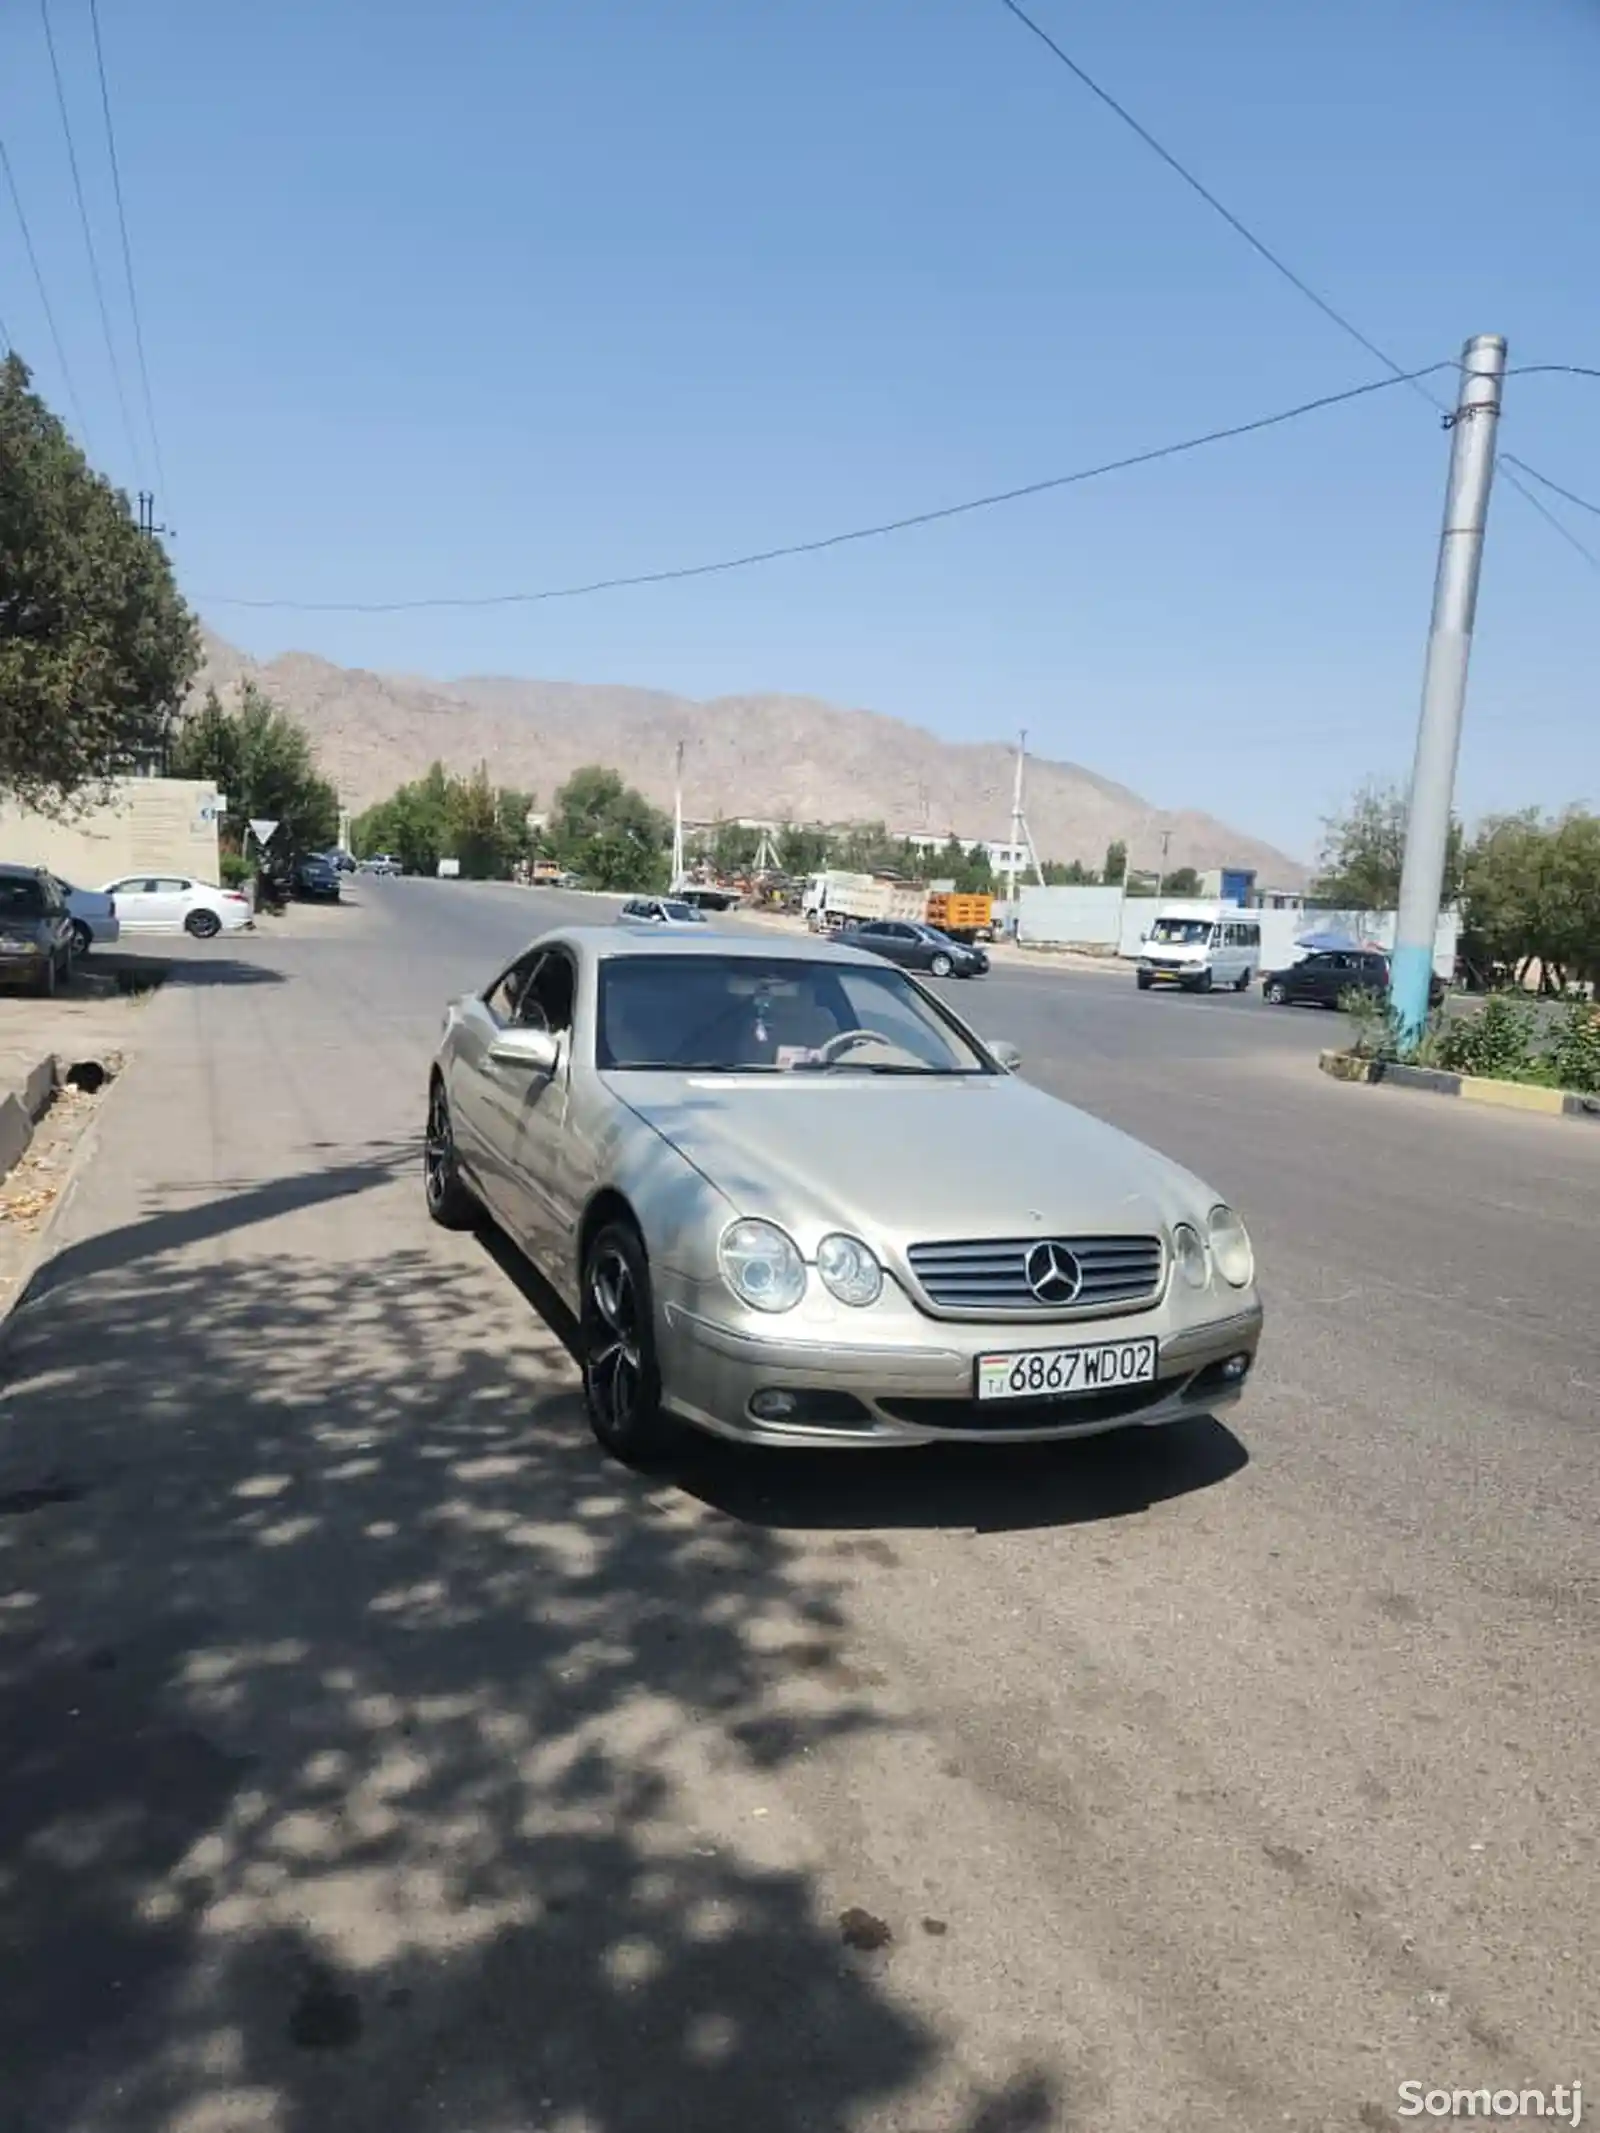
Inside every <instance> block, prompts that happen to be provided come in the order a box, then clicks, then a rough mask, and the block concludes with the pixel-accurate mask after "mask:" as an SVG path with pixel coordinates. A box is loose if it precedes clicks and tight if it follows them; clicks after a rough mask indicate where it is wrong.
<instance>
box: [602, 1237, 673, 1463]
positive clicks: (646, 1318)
mask: <svg viewBox="0 0 1600 2133" xmlns="http://www.w3.org/2000/svg"><path fill="white" fill-rule="evenodd" d="M578 1324H579V1333H580V1340H581V1352H582V1358H583V1404H584V1410H585V1412H586V1413H587V1415H588V1417H589V1427H590V1428H591V1429H592V1430H593V1431H594V1434H595V1437H596V1439H597V1440H598V1442H599V1443H600V1445H601V1447H602V1449H603V1450H605V1451H607V1452H609V1453H610V1454H611V1456H612V1458H613V1459H619V1460H621V1462H622V1464H623V1465H624V1466H634V1467H648V1466H653V1465H655V1464H656V1463H657V1462H659V1461H660V1460H661V1459H662V1458H663V1457H664V1456H665V1455H666V1453H667V1452H668V1451H670V1450H671V1448H672V1445H673V1443H674V1441H675V1440H676V1438H677V1435H678V1431H677V1428H676V1426H675V1425H674V1423H673V1422H672V1420H671V1418H670V1417H669V1416H668V1415H667V1414H666V1413H665V1412H664V1411H663V1409H662V1405H661V1370H660V1365H659V1363H658V1362H657V1359H656V1334H655V1309H654V1305H653V1304H652V1302H651V1297H650V1268H649V1264H648V1262H647V1261H646V1258H645V1252H644V1245H643V1242H642V1241H641V1239H640V1236H639V1232H638V1231H637V1230H636V1229H635V1228H634V1227H633V1225H632V1223H630V1222H607V1223H606V1224H605V1225H604V1226H603V1228H601V1229H600V1230H599V1231H598V1232H597V1233H596V1235H595V1236H594V1238H593V1239H592V1240H591V1242H590V1245H589V1248H588V1250H587V1251H586V1252H585V1253H584V1255H583V1297H582V1304H581V1308H580V1311H579V1319H578Z"/></svg>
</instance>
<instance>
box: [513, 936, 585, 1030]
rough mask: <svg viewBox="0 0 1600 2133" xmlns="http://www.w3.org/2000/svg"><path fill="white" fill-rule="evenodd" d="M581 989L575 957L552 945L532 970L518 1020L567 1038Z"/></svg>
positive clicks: (524, 990)
mask: <svg viewBox="0 0 1600 2133" xmlns="http://www.w3.org/2000/svg"><path fill="white" fill-rule="evenodd" d="M577 990H578V973H577V970H576V969H575V967H574V965H573V962H572V958H571V957H570V956H569V955H567V954H565V953H564V952H563V951H562V950H561V949H559V948H552V949H550V950H549V951H548V952H547V953H546V954H545V955H543V956H541V957H540V958H539V960H538V962H536V963H535V964H534V966H533V969H532V970H531V971H530V972H529V975H528V982H527V984H526V985H525V986H524V988H523V992H522V1001H521V1006H520V1010H519V1012H518V1015H517V1020H518V1021H519V1022H523V1023H526V1024H528V1025H530V1026H531V1027H533V1028H535V1029H546V1030H548V1031H549V1032H550V1034H551V1036H552V1037H563V1036H565V1035H566V1034H567V1032H568V1031H569V1030H570V1029H571V1028H572V1010H573V1006H574V1004H575V1001H576V997H577Z"/></svg>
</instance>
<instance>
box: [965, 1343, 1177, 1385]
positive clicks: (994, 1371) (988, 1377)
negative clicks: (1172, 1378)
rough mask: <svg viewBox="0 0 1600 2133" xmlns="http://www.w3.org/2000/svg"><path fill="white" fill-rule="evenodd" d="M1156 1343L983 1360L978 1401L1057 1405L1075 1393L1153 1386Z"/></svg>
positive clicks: (1033, 1351) (1018, 1352) (1024, 1352)
mask: <svg viewBox="0 0 1600 2133" xmlns="http://www.w3.org/2000/svg"><path fill="white" fill-rule="evenodd" d="M1155 1376H1156V1344H1155V1342H1154V1341H1153V1340H1141V1341H1103V1342H1101V1343H1100V1344H1099V1345H1098V1346H1097V1347H1092V1348H1019V1349H1013V1350H1011V1351H1010V1352H1009V1353H1007V1354H1004V1355H980V1356H979V1358H978V1364H977V1379H978V1398H979V1399H980V1400H1059V1399H1065V1398H1070V1397H1071V1395H1072V1394H1074V1393H1082V1392H1112V1391H1115V1390H1116V1389H1117V1388H1118V1387H1120V1386H1123V1385H1153V1384H1154V1383H1155Z"/></svg>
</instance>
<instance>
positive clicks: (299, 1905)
mask: <svg viewBox="0 0 1600 2133" xmlns="http://www.w3.org/2000/svg"><path fill="white" fill-rule="evenodd" d="M359 1167H360V1166H351V1168H352V1169H358V1168H359ZM289 1182H290V1184H293V1181H289ZM296 1190H297V1191H299V1193H300V1197H299V1200H298V1202H296V1201H295V1200H294V1197H293V1195H292V1194H287V1193H286V1192H284V1191H280V1192H279V1193H278V1195H277V1197H276V1199H275V1200H274V1201H273V1203H272V1210H271V1211H272V1217H273V1219H277V1218H278V1217H280V1216H284V1215H285V1214H287V1215H288V1219H289V1221H292V1222H294V1223H296V1224H298V1225H299V1227H298V1228H297V1230H296V1231H295V1232H294V1233H293V1234H294V1235H295V1236H297V1237H300V1238H303V1239H306V1240H310V1239H313V1238H317V1237H318V1236H319V1232H318V1229H317V1227H316V1225H318V1224H326V1223H327V1222H328V1221H329V1220H330V1219H332V1217H331V1216H330V1214H329V1211H328V1209H327V1208H326V1207H325V1206H308V1205H307V1195H306V1193H305V1192H304V1190H303V1189H302V1188H299V1187H297V1188H296ZM219 1206H220V1207H222V1208H226V1207H233V1208H234V1209H235V1211H236V1212H245V1213H247V1212H248V1211H247V1210H241V1209H240V1206H239V1200H238V1197H237V1196H236V1197H235V1198H234V1199H233V1200H230V1201H225V1202H222V1203H219ZM296 1206H297V1207H298V1212H295V1211H294V1209H295V1208H296ZM363 1210H364V1213H365V1214H366V1215H368V1216H370V1218H371V1221H372V1224H373V1225H374V1235H373V1241H372V1244H371V1247H370V1250H369V1251H368V1252H367V1253H366V1255H365V1256H362V1255H361V1254H360V1253H358V1252H355V1251H353V1250H340V1249H335V1248H333V1246H332V1245H330V1244H329V1243H328V1242H327V1241H325V1240H326V1238H327V1237H328V1236H329V1235H331V1234H332V1233H329V1232H326V1231H324V1232H322V1233H321V1236H322V1238H323V1240H324V1241H320V1242H319V1243H318V1244H317V1245H316V1246H315V1248H314V1247H313V1246H312V1244H311V1243H310V1242H309V1241H308V1242H306V1243H304V1244H302V1245H300V1246H298V1247H295V1246H292V1245H290V1244H288V1243H283V1242H279V1241H278V1235H279V1233H273V1232H269V1233H263V1232H262V1231H261V1230H260V1229H256V1228H249V1227H246V1228H245V1229H244V1230H243V1231H242V1232H239V1233H237V1234H235V1235H233V1236H232V1237H231V1238H230V1239H229V1240H228V1256H227V1257H226V1258H225V1259H223V1260H222V1261H221V1263H218V1255H219V1254H220V1252H221V1249H222V1244H221V1240H222V1238H223V1236H224V1234H225V1233H226V1231H227V1229H228V1224H227V1223H226V1222H225V1221H224V1220H223V1219H222V1217H221V1215H220V1213H209V1222H208V1221H207V1217H208V1212H209V1211H208V1210H206V1209H200V1210H198V1211H196V1216H195V1221H196V1222H198V1224H199V1227H198V1228H197V1227H196V1226H195V1223H193V1222H192V1223H191V1224H190V1226H189V1227H188V1228H186V1229H183V1230H182V1231H181V1232H180V1231H177V1230H174V1229H173V1228H171V1227H170V1226H168V1227H163V1226H162V1225H163V1224H168V1225H170V1224H171V1223H173V1222H182V1221H183V1220H184V1219H185V1218H184V1216H182V1215H179V1216H175V1217H167V1216H158V1217H156V1218H154V1220H153V1223H149V1224H141V1225H131V1226H130V1228H129V1230H127V1231H124V1232H121V1233H119V1234H120V1236H121V1240H122V1248H121V1256H120V1257H119V1256H118V1255H117V1254H116V1253H115V1252H110V1251H107V1250H105V1249H100V1250H96V1249H95V1248H93V1247H79V1248H77V1250H76V1256H74V1255H73V1254H69V1255H67V1256H68V1257H69V1259H72V1261H73V1263H72V1265H71V1266H70V1267H69V1269H68V1272H67V1275H66V1276H65V1277H63V1279H62V1281H61V1282H59V1283H58V1284H57V1285H56V1287H55V1288H54V1290H53V1291H47V1294H48V1303H47V1304H46V1305H45V1306H44V1307H43V1308H39V1307H35V1308H31V1309H29V1310H27V1311H25V1312H24V1313H23V1314H22V1315H21V1317H20V1318H19V1319H18V1320H16V1321H14V1323H13V1327H12V1332H11V1337H10V1341H9V1343H8V1347H7V1351H6V1354H5V1357H4V1363H5V1389H4V1393H3V1397H0V1862H3V1866H0V1967H3V1969H4V1972H5V1975H6V1978H7V1981H8V1982H7V1989H6V1991H5V1993H4V1995H0V2066H3V2067H4V2069H5V2076H4V2079H5V2087H4V2090H3V2091H0V2127H3V2128H4V2133H88V2129H90V2128H93V2133H175V2129H177V2128H180V2127H181V2128H182V2129H183V2133H327V2129H329V2128H333V2127H338V2128H340V2129H341V2133H343V2129H349V2133H423V2129H424V2128H426V2129H428V2133H438V2129H441V2128H444V2129H448V2133H469V2129H470V2133H532V2129H535V2128H539V2129H550V2133H724V2129H726V2133H802V2129H804V2133H831V2129H835V2128H839V2129H843V2128H846V2127H852V2128H855V2127H860V2128H865V2127H873V2128H880V2127H881V2128H889V2127H896V2128H905V2129H907V2133H910V2129H912V2128H921V2127H925V2126H928V2125H931V2124H934V2123H937V2124H938V2125H939V2126H940V2128H941V2133H1035V2129H1039V2133H1042V2129H1045V2128H1047V2127H1056V2126H1060V2125H1063V2124H1066V2123H1068V2122H1069V2120H1068V2119H1067V2118H1066V2117H1065V2116H1064V2115H1063V2100H1062V2099H1061V2098H1059V2097H1058V2096H1056V2095H1055V2094H1054V2092H1053V2090H1052V2087H1051V2085H1050V2083H1049V2081H1048V2080H1047V2079H1045V2078H1044V2077H1042V2076H1040V2075H1039V2074H1037V2073H1036V2072H1033V2071H1031V2070H1030V2069H1028V2068H1026V2067H1022V2068H1018V2069H1017V2070H1016V2072H1015V2073H1014V2074H1013V2075H1012V2076H1011V2077H1010V2078H1002V2079H1001V2080H1000V2081H999V2082H998V2084H996V2085H992V2086H989V2087H984V2086H983V2085H982V2084H980V2083H978V2082H977V2081H975V2080H968V2079H967V2078H966V2077H965V2076H964V2075H963V2074H962V2073H961V2071H960V2068H959V2065H958V2064H957V2063H956V2062H955V2061H954V2059H953V2057H952V2055H953V2053H954V2052H955V2051H956V2042H955V2040H953V2039H951V2038H949V2037H944V2036H941V2035H939V2034H937V2033H936V2032H935V2031H934V2030H933V2029H932V2028H931V2027H930V2026H929V2023H928V2021H927V2020H926V2019H925V2018H924V2017H922V2016H920V2015H917V2014H914V2013H912V2012H911V2011H910V2010H909V2008H908V2007H907V2006H906V2005H905V2004H903V2003H902V2001H901V1999H900V1998H899V1996H897V1994H896V1992H895V1990H894V1965H895V1961H896V1960H897V1951H896V1950H888V1951H880V1952H879V1953H876V1954H863V1953H857V1952H855V1951H853V1950H852V1949H851V1948H849V1947H846V1946H845V1945H844V1942H843V1940H842V1938H841V1933H840V1926H839V1916H838V1914H839V1912H840V1910H841V1909H842V1908H843V1907H844V1906H846V1905H848V1904H849V1903H850V1902H851V1901H852V1900H853V1897H852V1894H851V1892H849V1891H843V1890H837V1889H835V1890H830V1891H829V1892H828V1894H827V1896H826V1898H824V1894H823V1891H822V1889H821V1887H820V1886H819V1884H818V1882H817V1880H816V1878H815V1875H814V1873H813V1870H812V1862H811V1861H810V1860H808V1858H807V1856H806V1843H807V1839H806V1838H805V1836H804V1834H803V1831H796V1830H795V1829H793V1828H792V1827H791V1826H790V1823H789V1821H788V1819H787V1817H786V1814H785V1811H784V1795H783V1794H782V1792H781V1791H780V1790H779V1788H778V1787H777V1786H776V1785H775V1783H774V1778H775V1776H776V1774H777V1773H778V1771H779V1770H780V1769H781V1768H782V1767H783V1766H785V1765H787V1764H788V1763H790V1762H792V1761H793V1760H794V1759H795V1758H798V1757H800V1756H802V1755H805V1754H807V1753H813V1752H817V1753H821V1752H825V1751H826V1748H827V1744H828V1743H829V1742H830V1741H833V1740H836V1739H840V1738H842V1737H848V1736H851V1735H854V1734H858V1733H860V1732H863V1731H865V1730H867V1729H872V1728H878V1727H883V1726H886V1725H889V1724H892V1723H895V1722H896V1721H895V1720H894V1719H892V1718H891V1717H890V1716H888V1715H887V1714H886V1713H885V1711H884V1710H883V1708H882V1707H881V1705H879V1704H876V1703H874V1701H873V1700H872V1698H871V1695H870V1692H868V1691H866V1690H864V1689H862V1688H861V1687H860V1686H859V1685H858V1686H854V1687H852V1686H849V1685H847V1684H848V1682H849V1676H848V1673H847V1670H845V1669H843V1668H839V1669H837V1670H830V1669H828V1668H826V1667H820V1668H819V1667H818V1666H817V1665H816V1664H815V1655H816V1653H817V1651H818V1650H819V1648H820V1649H823V1650H824V1651H825V1652H826V1651H836V1650H837V1649H838V1648H839V1646H840V1645H841V1643H842V1641H843V1636H844V1629H845V1624H844V1616H843V1607H842V1597H841V1594H840V1592H839V1591H838V1589H837V1588H836V1587H835V1586H834V1585H833V1584H831V1583H830V1582H829V1580H828V1576H827V1574H826V1573H825V1572H823V1571H820V1570H818V1569H817V1568H816V1567H815V1566H814V1565H811V1564H807V1565H805V1566H804V1567H802V1565H801V1563H800V1561H799V1558H798V1555H797V1553H796V1552H795V1549H794V1544H793V1543H791V1542H789V1541H787V1540H785V1539H784V1538H783V1537H782V1536H781V1535H779V1534H777V1533H775V1532H774V1531H772V1530H770V1528H768V1527H766V1526H763V1525H760V1524H757V1523H744V1524H740V1523H736V1522H735V1521H733V1520H730V1519H726V1518H719V1517H716V1516H708V1515H707V1513H706V1512H705V1510H704V1509H703V1508H702V1507H699V1506H697V1505H695V1504H693V1503H692V1502H690V1501H688V1500H687V1499H686V1498H685V1497H684V1496H682V1495H681V1494H680V1493H679V1492H678V1491H677V1490H676V1489H674V1488H672V1487H671V1486H657V1485H653V1484H650V1483H647V1482H644V1481H641V1480H640V1479H638V1478H637V1477H634V1476H631V1475H628V1474H626V1473H624V1472H622V1471H621V1470H619V1469H616V1468H612V1467H607V1466H606V1465H605V1464H604V1463H603V1462H602V1461H601V1460H600V1458H599V1456H598V1454H597V1452H596V1451H595V1449H594V1447H593V1445H592V1444H591V1442H590V1441H589V1438H588V1436H587V1432H586V1431H585V1430H584V1429H583V1427H582V1424H581V1420H580V1418H579V1416H578V1414H577V1411H576V1405H575V1401H574V1399H573V1396H572V1393H571V1390H570V1387H571V1369H570V1365H569V1364H568V1362H567V1360H566V1358H565V1356H564V1355H563V1354H562V1352H561V1350H560V1348H559V1346H558V1344H557V1343H556V1342H555V1341H554V1340H553V1339H552V1338H550V1337H549V1336H548V1334H546V1333H545V1332H544V1331H543V1330H542V1329H541V1328H539V1327H538V1326H537V1324H536V1323H535V1322H534V1321H532V1320H531V1319H530V1317H529V1315H528V1313H527V1311H526V1309H525V1307H524V1306H523V1305H522V1303H521V1301H520V1299H519V1298H518V1297H517V1296H516V1294H515V1293H514V1292H513V1291H511V1290H510V1289H508V1288H507V1286H506V1285H505V1284H504V1283H502V1282H499V1281H497V1280H496V1279H495V1278H494V1277H493V1275H492V1274H491V1273H490V1272H489V1270H488V1269H487V1268H486V1267H485V1266H484V1264H483V1261H482V1258H481V1256H480V1255H478V1254H477V1253H476V1252H475V1251H474V1249H473V1247H472V1246H471V1244H470V1241H466V1240H460V1241H459V1249H457V1246H456V1245H454V1244H452V1245H450V1246H447V1247H445V1248H443V1249H441V1250H439V1251H432V1250H430V1251H426V1252H424V1251H418V1250H413V1249H410V1248H409V1247H407V1246H406V1245H405V1244H404V1243H403V1242H402V1243H401V1244H400V1245H399V1246H398V1247H397V1246H396V1245H395V1241H394V1232H393V1230H392V1229H391V1228H389V1227H388V1226H387V1225H386V1223H385V1219H384V1214H383V1206H382V1201H381V1196H380V1200H379V1201H378V1202H374V1203H363ZM344 1219H345V1227H344V1228H343V1229H342V1230H340V1231H339V1232H338V1233H337V1234H338V1238H341V1239H342V1238H346V1237H350V1236H354V1235H356V1234H358V1232H357V1231H355V1230H354V1229H352V1228H351V1227H350V1218H349V1216H348V1215H347V1216H346V1217H345V1218H344ZM141 1233H142V1234H141ZM283 1234H285V1235H287V1234H288V1231H287V1224H286V1225H285V1231H284V1233H283ZM403 1235H404V1232H402V1237H403ZM197 1239H199V1240H200V1241H201V1243H202V1245H203V1251H202V1252H201V1253H200V1254H198V1255H196V1258H197V1259H198V1263H196V1259H195V1258H191V1259H180V1258H179V1257H177V1256H176V1250H177V1246H178V1245H179V1244H180V1243H193V1242H195V1241H196V1240H197ZM135 1254H138V1256H134V1255H135ZM208 1255H209V1256H208ZM6 1506H9V1507H10V1511H11V1515H9V1516H7V1515H3V1512H4V1508H5V1507H6ZM802 1651H803V1653H804V1655H805V1656H804V1659H801V1658H799V1657H797V1656H796V1655H797V1654H798V1653H801V1652H802Z"/></svg>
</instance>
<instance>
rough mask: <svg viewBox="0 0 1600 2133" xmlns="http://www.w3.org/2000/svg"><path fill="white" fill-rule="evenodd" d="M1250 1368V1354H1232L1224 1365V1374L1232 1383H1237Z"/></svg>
mask: <svg viewBox="0 0 1600 2133" xmlns="http://www.w3.org/2000/svg"><path fill="white" fill-rule="evenodd" d="M1249 1368H1250V1358H1249V1356H1247V1355H1230V1356H1229V1358H1228V1360H1227V1361H1226V1362H1225V1363H1224V1364H1223V1366H1222V1376H1223V1377H1224V1378H1225V1379H1226V1380H1227V1381H1228V1383H1229V1384H1230V1385H1237V1384H1238V1382H1239V1380H1240V1379H1241V1378H1242V1377H1243V1376H1244V1374H1245V1372H1246V1371H1247V1370H1248V1369H1249Z"/></svg>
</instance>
